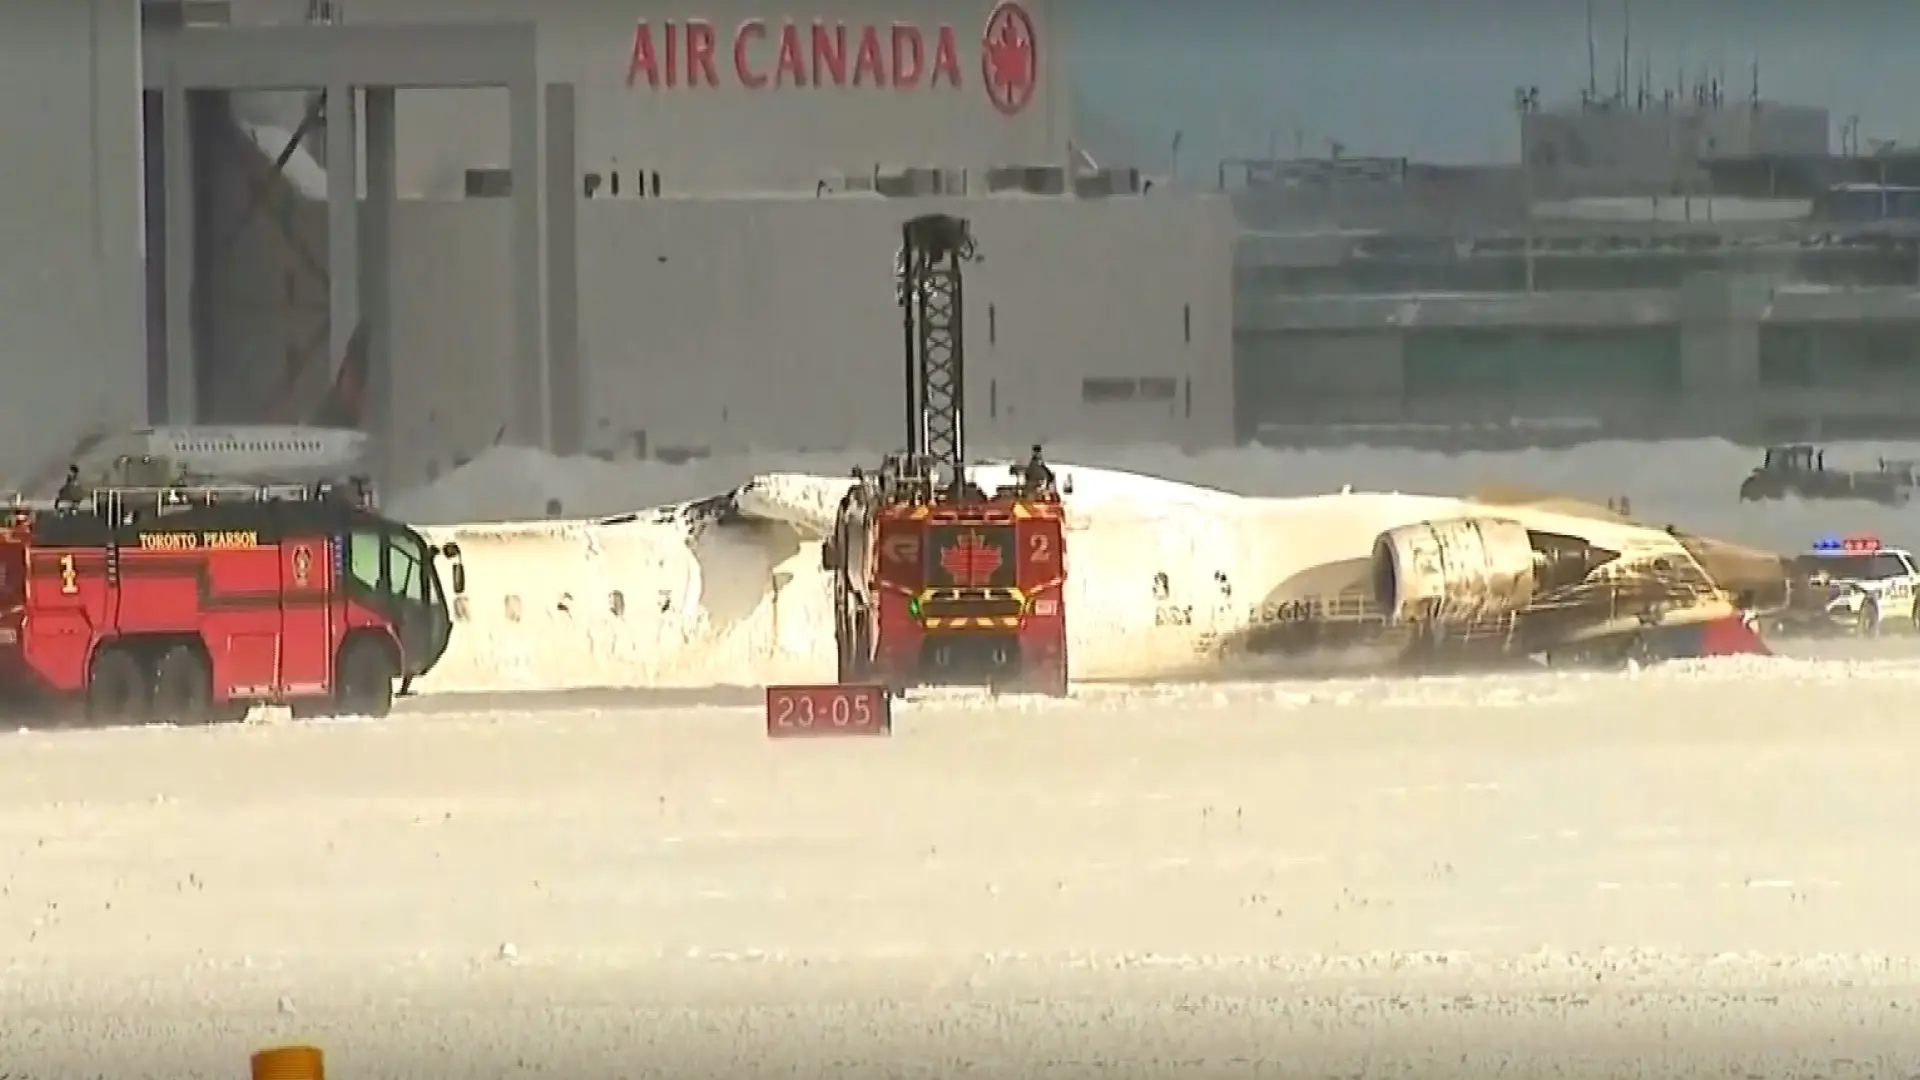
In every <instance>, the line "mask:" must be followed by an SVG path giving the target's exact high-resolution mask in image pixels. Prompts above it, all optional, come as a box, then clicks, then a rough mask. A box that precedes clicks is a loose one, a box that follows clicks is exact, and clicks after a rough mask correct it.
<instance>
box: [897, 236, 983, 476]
mask: <svg viewBox="0 0 1920 1080" xmlns="http://www.w3.org/2000/svg"><path fill="white" fill-rule="evenodd" d="M979 258H980V256H979V253H978V250H977V248H976V247H975V245H974V240H973V226H972V224H971V223H970V222H968V221H967V219H965V218H960V217H954V216H953V215H951V214H926V215H923V216H921V217H917V218H914V219H912V220H910V221H908V222H907V223H906V224H905V225H903V226H902V227H901V230H900V250H899V252H898V253H897V254H895V256H894V261H893V269H894V294H895V299H896V300H897V301H898V302H899V305H900V311H901V331H902V334H903V335H904V338H905V347H906V391H907V396H906V402H907V410H906V411H907V443H906V452H905V454H904V455H903V457H902V459H901V460H900V462H899V470H900V473H901V474H902V477H901V478H902V479H903V480H907V481H908V482H910V483H913V484H915V485H925V486H924V487H923V488H922V490H923V491H925V492H926V497H927V498H930V499H937V498H942V497H947V498H954V497H958V496H959V494H960V493H961V491H962V490H963V489H964V486H965V484H966V464H967V434H966V387H967V383H966V341H965V335H964V332H963V331H964V325H965V313H966V297H965V281H964V277H963V275H962V273H961V267H962V265H963V264H966V263H970V262H977V261H979Z"/></svg>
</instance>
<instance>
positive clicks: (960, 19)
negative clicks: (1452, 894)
mask: <svg viewBox="0 0 1920 1080" xmlns="http://www.w3.org/2000/svg"><path fill="white" fill-rule="evenodd" d="M39 6H46V8H47V11H48V12H52V11H53V10H54V7H53V6H52V5H44V4H43V0H36V9H37V8H38V7H39ZM1065 7H1066V5H1065V3H1064V2H1063V0H1006V2H999V3H995V2H992V0H966V2H962V3H956V4H952V5H941V6H940V7H939V8H938V9H937V10H935V9H929V8H927V7H925V6H924V5H917V4H906V3H900V4H897V5H895V6H893V7H889V6H887V5H884V4H872V3H864V2H860V0H812V2H808V3H793V2H792V0H781V2H771V3H752V2H748V0H718V2H715V3H709V4H702V5H686V4H683V3H677V2H671V3H669V2H659V0H644V2H640V3H634V4H627V5H614V6H610V5H605V4H602V3H598V2H593V0H550V2H538V3H536V2H533V0H356V2H354V3H352V4H350V5H342V4H339V3H337V2H326V0H314V2H308V0H232V2H230V3H222V2H217V0H187V2H182V0H147V2H145V3H134V2H131V0H129V2H127V3H123V4H115V3H112V2H110V0H87V3H84V4H78V5H62V6H60V7H59V15H58V16H55V15H53V14H47V15H46V16H44V18H43V20H42V24H41V25H40V27H38V28H37V29H36V33H37V34H38V35H39V36H38V37H35V36H34V35H26V36H24V37H23V36H21V35H19V34H14V35H10V36H8V37H7V39H6V40H7V44H6V46H5V47H6V48H7V50H8V52H7V55H8V56H9V57H13V56H14V53H15V52H16V51H17V52H19V54H20V56H19V58H18V59H19V62H18V63H11V64H10V65H9V66H8V69H7V73H6V75H5V76H4V77H5V78H7V79H9V80H10V82H11V83H17V85H16V86H15V89H16V96H15V100H21V101H40V100H45V101H55V102H57V103H58V105H59V107H60V109H62V110H66V111H63V112H62V113H61V114H60V115H61V116H62V117H63V118H64V119H65V120H66V122H64V123H60V124H57V125H51V126H48V125H35V126H33V128H32V130H31V131H29V130H28V126H27V125H24V124H16V125H11V126H9V127H8V128H7V129H5V134H4V135H0V142H4V144H5V148H6V151H7V154H8V156H9V158H10V159H12V160H28V161H33V162H35V163H36V164H37V165H38V164H40V163H44V168H45V169H46V171H47V179H48V183H47V184H46V185H45V186H47V187H49V188H52V189H58V190H60V191H61V192H62V197H63V198H64V199H65V200H67V201H68V202H72V203H73V205H71V206H69V205H66V202H61V203H58V204H54V205H51V206H49V205H47V204H41V205H39V206H38V207H36V208H34V212H32V213H22V214H20V215H19V218H20V220H19V221H18V222H16V223H15V225H14V229H15V231H14V233H13V234H12V235H14V236H19V237H22V238H25V239H26V241H27V243H26V244H25V245H18V246H16V247H15V250H16V251H18V250H20V249H21V247H22V246H27V247H30V246H34V241H33V238H34V237H38V236H41V234H42V232H44V233H45V235H46V237H49V238H50V237H53V236H63V237H65V236H71V235H73V230H74V229H75V228H76V227H77V226H76V224H75V223H79V225H80V226H84V227H85V229H86V230H87V231H88V233H89V234H90V235H94V236H96V237H98V238H99V239H98V240H97V243H96V244H95V245H94V247H93V249H92V250H90V251H88V252H86V253H85V254H84V256H83V255H82V254H80V253H76V252H74V251H73V250H72V248H71V245H65V246H61V245H55V244H52V243H50V242H47V243H43V244H41V245H39V246H42V247H45V248H47V249H49V250H51V249H53V248H55V247H61V248H62V250H61V251H60V253H59V258H60V259H62V260H66V262H60V263H59V264H58V265H51V264H50V265H43V266H40V267H37V268H36V267H33V266H31V265H29V264H28V263H26V262H23V261H22V260H20V259H18V258H11V259H10V261H9V264H8V273H9V275H10V283H11V279H12V278H19V279H21V281H20V282H19V283H17V285H16V287H14V288H10V289H9V290H8V292H7V293H6V294H5V296H4V299H0V303H5V304H6V305H7V310H8V312H9V318H10V320H13V325H16V326H21V325H24V326H26V327H28V329H29V333H28V335H26V338H27V340H32V341H35V342H37V343H40V344H41V347H42V348H43V349H44V350H45V351H46V352H48V353H49V354H56V355H62V356H65V357H69V358H70V357H72V356H74V355H76V354H84V355H85V356H86V357H90V358H93V359H89V360H88V361H87V363H88V364H91V365H93V366H91V367H88V368H87V369H86V370H87V375H88V377H87V379H86V380H85V387H84V390H85V395H86V398H87V400H86V401H85V402H84V403H82V402H81V401H80V400H79V395H80V394H81V389H82V388H81V387H80V386H77V385H76V386H68V384H67V378H68V374H69V373H70V372H72V371H74V370H77V369H76V367H75V365H74V364H73V363H72V361H71V359H68V360H67V361H66V362H65V364H64V366H63V367H61V368H59V369H53V368H48V369H40V370H39V372H38V373H37V374H36V373H30V372H13V371H10V373H9V375H8V378H10V379H13V380H15V383H14V384H11V385H10V387H9V393H8V395H7V396H8V397H9V398H11V399H13V400H21V399H24V398H28V397H36V398H39V397H44V396H46V395H47V394H48V393H51V392H53V391H56V390H61V391H63V392H64V394H65V399H64V400H67V401H70V402H72V404H71V406H70V407H69V406H61V407H59V408H55V409H49V408H46V407H44V406H39V405H36V408H35V414H34V415H33V416H32V417H31V418H29V419H28V420H27V421H26V422H24V423H23V424H21V425H17V426H15V427H14V428H13V429H12V430H11V431H9V432H8V434H7V436H6V438H8V439H9V440H10V441H8V442H7V443H6V444H5V445H4V446H0V451H3V452H4V459H5V461H6V463H7V465H8V468H9V471H10V472H14V473H20V472H22V471H23V470H24V469H25V468H26V463H27V462H29V461H31V462H33V463H34V464H38V462H39V459H40V458H41V457H47V456H57V455H60V454H63V453H67V452H69V450H70V448H71V446H72V444H73V442H74V441H75V439H77V438H78V437H79V435H80V434H81V432H82V431H83V430H90V429H93V428H98V427H112V426H125V425H128V424H133V423H138V422H140V421H142V420H150V421H167V422H174V423H181V422H210V421H221V422H245V421H253V422H258V421H269V422H276V421H277V422H295V421H301V420H311V419H313V418H314V403H315V402H316V401H317V400H318V399H319V398H320V397H321V396H322V395H323V394H324V393H325V392H326V391H327V390H328V389H329V388H330V387H336V386H337V384H338V383H340V381H341V380H342V378H343V376H342V371H343V369H345V368H347V367H348V365H346V364H345V363H344V361H345V360H346V359H347V358H348V357H351V356H356V355H363V356H370V357H371V358H372V359H370V360H367V361H366V363H367V364H368V371H367V372H366V373H364V374H362V375H360V376H356V377H359V378H362V379H363V380H364V382H365V384H366V385H365V388H366V395H365V396H366V398H367V399H368V403H367V410H366V415H365V416H364V417H362V419H363V420H364V422H366V423H367V424H369V425H370V426H372V427H373V428H374V429H376V434H379V435H384V436H386V437H387V438H386V440H385V441H386V443H387V444H388V445H389V446H390V448H391V450H392V459H391V460H390V461H389V462H388V463H387V465H388V468H387V469H386V470H385V471H386V472H387V473H388V478H389V479H390V480H392V481H396V482H406V481H408V480H412V479H418V478H421V477H424V476H425V475H427V474H429V473H431V472H433V471H434V470H437V469H441V468H445V467H447V466H449V465H451V464H453V463H455V462H457V461H459V460H460V459H462V458H465V457H470V456H472V455H474V454H477V453H479V452H481V451H482V450H484V449H485V448H486V447H487V446H488V445H491V444H492V443H494V442H501V441H510V442H516V443H530V444H534V445H543V446H548V447H550V448H552V449H554V450H557V451H561V452H601V453H636V452H639V453H668V452H671V453H689V454H693V453H709V452H720V451H723V450H726V449H730V448H737V447H742V446H748V445H758V446H766V447H796V448H797V447H813V448H820V447H830V446H850V447H851V446H859V447H864V448H874V447H884V446H887V445H891V444H892V443H894V442H896V441H898V439H899V438H900V433H899V432H897V431H896V430H895V428H896V427H897V426H898V409H897V401H898V396H899V393H900V388H899V386H898V379H899V375H898V367H899V349H900V343H899V333H898V311H897V309H896V308H894V306H893V302H892V298H893V293H892V284H891V259H892V255H893V252H894V248H895V246H896V244H897V242H898V241H897V232H898V227H899V225H900V223H901V222H902V221H904V220H905V219H907V218H909V217H912V216H915V215H918V214H921V213H927V212H932V211H935V210H946V211H957V212H960V213H963V214H965V215H967V216H969V217H970V218H972V219H973V221H974V225H975V231H976V234H977V235H978V236H979V238H980V242H981V246H982V249H983V253H984V255H985V258H984V259H983V261H982V262H980V263H979V264H977V265H976V266H974V267H972V268H971V269H970V275H969V291H968V295H969V301H970V307H969V323H968V329H967V333H968V343H969V348H970V350H971V352H970V356H971V358H972V361H973V363H974V365H975V369H976V370H975V372H974V373H973V375H972V377H971V379H970V396H971V397H973V398H975V399H976V400H971V401H970V402H969V406H970V409H971V413H972V416H971V420H972V422H973V424H974V425H976V429H977V434H976V442H977V443H979V444H982V445H986V444H996V443H997V444H1001V445H1009V446H1011V445H1015V444H1020V443H1024V442H1027V441H1031V440H1035V439H1046V440H1055V441H1071V442H1097V441H1102V440H1116V441H1134V440H1138V439H1142V438H1150V439H1155V440H1160V441H1166V442H1171V443H1179V444H1185V445H1190V446H1207V445H1218V444H1221V443H1225V442H1229V441H1231V439H1232V438H1233V434H1234V433H1233V406H1232V390H1233V379H1232V368H1231V341H1232V307H1231V305H1232V289H1231V284H1230V273H1231V250H1232V244H1233V234H1234V229H1235V227H1234V223H1233V220H1232V215H1231V211H1230V208H1229V206H1228V204H1227V201H1226V200H1225V199H1224V198H1220V197H1207V196H1192V195H1176V194H1174V193H1173V192H1171V191H1164V190H1163V191H1161V192H1149V191H1148V190H1147V189H1148V187H1150V185H1147V184H1143V183H1141V181H1140V178H1139V177H1138V176H1137V175H1136V174H1132V173H1129V172H1127V171H1126V170H1119V171H1113V170H1101V169H1097V168H1095V167H1094V165H1093V162H1092V161H1091V160H1089V158H1088V157H1087V155H1085V154H1084V153H1083V152H1082V148H1081V147H1080V146H1078V145H1077V142H1076V139H1075V135H1074V131H1075V118H1074V96H1073V93H1072V89H1071V86H1072V84H1071V81H1070V70H1069V56H1070V53H1069V50H1068V49H1067V48H1066V47H1065V42H1066V40H1067V37H1068V35H1069V34H1070V33H1071V32H1072V27H1071V24H1070V21H1069V20H1068V18H1067V16H1066V11H1065ZM83 9H84V10H83ZM109 14H111V17H112V19H117V20H118V21H117V22H113V23H112V26H111V27H108V26H107V23H108V22H110V21H111V20H110V19H109V17H108V16H109ZM10 18H12V17H11V16H10ZM10 25H11V24H10ZM520 28H524V31H525V33H526V34H527V35H528V37H527V39H526V40H527V41H528V42H529V46H528V49H529V51H528V53H527V55H528V56H529V57H530V60H529V61H528V66H527V67H526V68H525V69H524V71H523V70H522V69H521V68H517V67H514V66H513V65H514V64H517V63H519V61H517V60H510V59H500V61H499V63H500V64H505V65H506V66H505V67H498V66H497V65H496V67H492V68H490V67H488V66H487V65H488V64H489V63H493V61H492V60H485V61H484V62H482V61H480V60H475V56H477V55H480V54H485V55H486V56H487V57H494V56H496V55H497V56H498V57H501V58H506V57H508V56H509V53H508V52H501V51H500V50H501V49H502V48H505V45H503V44H501V43H502V42H505V41H506V40H507V37H510V36H511V34H507V37H503V36H502V34H503V33H507V31H509V30H512V32H519V30H520ZM109 30H111V32H109ZM490 35H491V36H490ZM56 36H57V41H56ZM55 46H57V47H55ZM116 50H117V51H116ZM51 56H58V57H60V59H57V60H54V59H48V57H51ZM79 59H85V60H87V61H88V62H87V63H86V64H78V63H75V62H74V61H75V60H79ZM408 64H411V65H413V66H412V67H410V68H409V67H406V65H408ZM476 64H478V66H477V67H476V66H475V65H476ZM394 65H398V66H394ZM43 69H44V70H43ZM488 72H493V74H488ZM501 72H508V74H501ZM142 88H144V89H145V91H146V93H145V96H144V99H143V97H142V94H141V90H142ZM529 91H530V92H529ZM76 103H91V104H89V105H88V110H90V111H83V110H82V109H81V107H80V105H79V104H76ZM115 103H117V104H115ZM110 105H111V106H112V107H109V106H110ZM119 105H125V108H124V109H120V108H119V107H118V106H119ZM68 112H71V115H67V113H68ZM527 132H531V133H532V135H531V137H530V138H528V139H526V140H525V141H523V142H516V140H517V139H522V138H523V136H524V133H527ZM82 133H85V134H84V136H83V134H82ZM1109 164H1111V163H1109ZM56 176H57V177H62V178H64V180H63V182H61V183H55V182H53V180H52V178H53V177H56ZM76 177H81V178H86V179H87V183H76V182H74V180H75V178H76ZM109 195H111V197H109ZM143 223H144V225H143ZM67 262H71V263H72V265H67ZM29 278H30V279H31V280H28V279H29ZM102 282H105V283H106V286H105V287H102V285H101V283H102ZM16 297H18V298H21V299H18V300H16ZM83 307H84V308H85V310H84V311H82V310H81V309H82V308H83ZM18 336H19V335H16V337H18ZM356 350H359V353H356ZM143 358H144V359H143ZM34 379H39V380H41V381H42V382H44V383H45V384H46V385H45V386H41V385H39V383H36V382H33V381H32V380H34ZM102 387H105V389H104V390H103V389H102ZM63 410H64V411H63ZM68 413H71V415H68Z"/></svg>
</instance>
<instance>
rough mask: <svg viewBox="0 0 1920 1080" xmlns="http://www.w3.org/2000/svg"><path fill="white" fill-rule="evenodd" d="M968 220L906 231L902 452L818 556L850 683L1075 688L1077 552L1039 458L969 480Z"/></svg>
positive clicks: (857, 496) (862, 483)
mask: <svg viewBox="0 0 1920 1080" xmlns="http://www.w3.org/2000/svg"><path fill="white" fill-rule="evenodd" d="M973 257H974V245H973V236H972V230H971V228H970V226H969V225H968V223H967V222H966V221H965V220H964V219H962V218H955V217H951V216H948V215H944V214H934V215H928V216H925V217H919V218H915V219H913V220H912V221H909V222H907V224H906V226H905V227H904V229H903V230H902V237H901V248H900V254H899V257H898V258H897V260H896V263H895V271H896V275H897V278H898V291H897V295H896V299H897V300H898V301H899V303H900V305H901V307H902V308H903V309H904V314H905V324H906V326H905V328H906V331H907V333H906V342H907V353H906V375H907V380H906V381H907V386H906V390H907V421H908V423H907V449H906V450H905V451H904V452H902V453H899V454H895V455H893V456H892V457H890V458H889V459H888V460H887V462H886V463H885V464H884V465H883V466H882V467H881V468H880V470H879V471H878V472H876V473H869V474H856V476H855V482H854V484H853V486H852V487H851V488H850V489H849V491H848V493H847V495H846V497H845V498H844V499H843V500H842V502H841V504H840V508H839V514H838V517H837V520H836V522H835V528H834V532H833V535H832V536H831V537H829V538H828V540H827V542H826V543H825V544H823V545H822V560H823V562H824V563H825V567H826V569H827V571H828V572H829V573H830V574H831V575H832V576H833V581H834V607H835V618H836V620H837V624H836V626H835V639H836V642H837V645H838V653H839V672H838V678H839V682H840V684H841V685H843V686H845V685H850V684H873V685H879V686H884V687H886V688H889V689H897V688H900V687H904V686H911V685H916V684H933V685H984V686H988V687H991V688H994V689H998V690H1016V691H1030V692H1037V693H1046V694H1065V693H1066V692H1067V610H1066V580H1067V562H1066V560H1067V552H1066V531H1065V528H1064V516H1063V513H1062V507H1061V504H1060V497H1059V494H1058V493H1057V491H1056V490H1055V487H1054V485H1053V483H1052V479H1051V473H1050V471H1049V470H1047V468H1046V466H1045V465H1044V464H1043V463H1041V462H1040V461H1039V459H1038V448H1037V447H1036V448H1035V455H1036V456H1035V460H1034V461H1032V462H1031V463H1029V467H1028V470H1027V474H1026V475H1025V476H1024V477H1016V478H1015V480H1014V482H1013V483H1011V484H1006V485H1003V486H999V487H997V489H996V490H994V491H992V492H988V491H984V490H982V489H981V488H980V487H978V486H977V485H976V484H975V483H974V482H973V481H972V480H971V479H969V476H968V469H967V460H966V433H965V429H964V417H963V415H962V413H963V410H962V409H961V403H962V402H963V401H964V400H965V356H964V352H963V348H964V335H963V333H962V315H963V312H962V303H961V300H962V296H961V290H962V281H961V264H962V263H965V262H968V261H971V260H972V259H973Z"/></svg>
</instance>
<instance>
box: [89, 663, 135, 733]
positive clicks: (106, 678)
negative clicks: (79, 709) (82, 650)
mask: <svg viewBox="0 0 1920 1080" xmlns="http://www.w3.org/2000/svg"><path fill="white" fill-rule="evenodd" d="M143 668H144V666H143V665H142V664H141V663H140V661H139V658H138V657H136V656H134V654H133V653H132V651H131V650H128V649H123V648H120V647H118V646H115V645H107V646H103V647H102V648H101V649H100V651H99V652H97V653H95V654H94V657H93V670H92V671H90V672H88V674H87V719H89V720H92V721H94V722H96V723H108V724H112V723H122V724H125V723H135V724H137V723H141V722H143V721H145V720H146V718H147V705H148V692H149V687H150V686H151V683H150V682H149V681H148V678H147V672H146V671H145V670H144V669H143Z"/></svg>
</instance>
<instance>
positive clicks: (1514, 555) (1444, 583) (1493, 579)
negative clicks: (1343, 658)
mask: <svg viewBox="0 0 1920 1080" xmlns="http://www.w3.org/2000/svg"><path fill="white" fill-rule="evenodd" d="M1535 566H1536V559H1535V557H1534V551H1533V544H1532V541H1531V538H1530V537H1529V536H1528V535H1527V529H1526V526H1524V525H1521V524H1519V523H1518V522H1513V521H1501V520H1498V519H1493V518H1461V519H1459V520H1455V521H1422V522H1419V523H1417V524H1414V525H1402V526H1400V527H1398V528H1394V529H1388V530H1387V531H1386V532H1383V533H1381V534H1380V536H1379V538H1378V539H1376V540H1375V541H1374V543H1373V590H1374V597H1375V599H1377V600H1378V601H1379V603H1380V609H1381V611H1382V612H1384V613H1385V614H1386V616H1387V618H1388V619H1390V620H1392V621H1394V622H1410V621H1432V622H1440V623H1446V624H1462V623H1477V622H1481V621H1484V620H1489V619H1497V618H1500V617H1501V616H1504V615H1510V614H1513V613H1514V612H1516V611H1519V610H1521V609H1522V608H1525V607H1526V606H1527V605H1528V604H1529V603H1531V602H1532V600H1533V596H1534V593H1535V591H1536V588H1537V586H1538V584H1539V583H1538V581H1537V580H1536V577H1535V572H1534V568H1535Z"/></svg>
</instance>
